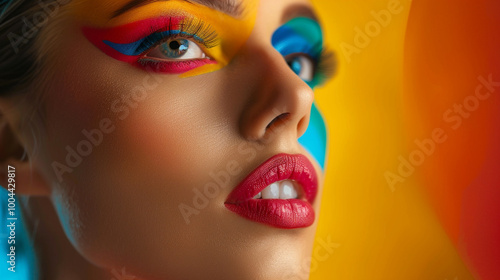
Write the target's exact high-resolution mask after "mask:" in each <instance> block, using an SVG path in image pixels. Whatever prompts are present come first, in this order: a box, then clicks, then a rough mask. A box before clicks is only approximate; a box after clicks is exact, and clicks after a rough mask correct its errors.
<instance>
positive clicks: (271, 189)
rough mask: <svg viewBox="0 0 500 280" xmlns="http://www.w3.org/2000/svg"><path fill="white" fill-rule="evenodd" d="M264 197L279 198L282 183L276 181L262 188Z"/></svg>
mask: <svg viewBox="0 0 500 280" xmlns="http://www.w3.org/2000/svg"><path fill="white" fill-rule="evenodd" d="M262 198H263V199H273V198H274V199H277V198H280V185H279V184H278V183H277V182H276V183H272V184H271V185H269V186H267V187H266V188H265V189H263V190H262Z"/></svg>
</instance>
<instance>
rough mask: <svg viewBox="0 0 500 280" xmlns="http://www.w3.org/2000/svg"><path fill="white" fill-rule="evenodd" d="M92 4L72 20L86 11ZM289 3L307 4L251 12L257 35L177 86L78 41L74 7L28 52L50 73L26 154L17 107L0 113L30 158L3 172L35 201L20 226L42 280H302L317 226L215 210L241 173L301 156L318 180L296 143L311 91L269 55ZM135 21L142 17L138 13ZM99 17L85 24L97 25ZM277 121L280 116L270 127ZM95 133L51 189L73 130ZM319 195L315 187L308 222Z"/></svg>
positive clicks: (274, 4)
mask: <svg viewBox="0 0 500 280" xmlns="http://www.w3.org/2000/svg"><path fill="white" fill-rule="evenodd" d="M99 2H101V3H102V2H103V1H99ZM115 2H120V3H122V2H123V3H125V1H114V2H113V3H115ZM93 3H94V2H93V1H89V2H88V3H87V4H86V5H90V6H89V7H85V8H82V9H83V10H85V9H88V10H90V11H92V10H96V9H97V8H96V7H94V9H92V6H91V5H92V4H93ZM245 3H246V2H245ZM94 4H95V3H94ZM298 4H300V5H309V4H308V2H307V1H302V0H279V1H261V2H260V3H256V2H255V3H254V2H252V1H249V2H248V3H247V5H250V6H252V5H253V6H254V7H255V9H256V10H255V17H256V18H255V24H254V25H253V21H250V22H251V23H252V25H253V27H252V28H251V29H249V30H251V33H248V38H247V40H246V41H244V43H242V44H241V46H239V47H238V49H237V51H234V55H233V57H231V59H230V61H229V62H228V64H227V65H225V67H223V68H222V69H219V70H217V71H213V72H208V73H204V72H202V73H196V75H193V76H190V77H187V78H181V77H179V76H176V75H164V74H152V73H148V72H146V71H144V70H141V69H137V68H135V67H132V66H130V65H127V64H125V63H123V62H121V61H118V60H115V59H112V58H111V57H109V56H107V55H105V54H104V53H103V52H101V51H100V50H99V49H97V48H96V47H95V46H93V45H92V44H91V43H90V42H89V41H88V40H87V39H86V38H85V37H84V36H83V35H82V32H81V31H80V30H81V26H82V24H83V23H82V20H81V19H82V18H85V17H84V15H81V14H78V13H77V12H75V10H72V9H76V8H77V7H81V6H78V5H75V6H68V7H67V9H68V11H67V12H65V13H61V14H60V16H59V18H58V19H57V20H58V21H59V23H60V24H58V27H57V29H54V30H57V36H54V40H55V41H52V42H50V43H48V42H47V40H46V41H44V39H43V38H42V39H41V41H40V42H41V43H40V46H41V48H43V49H44V51H45V52H46V54H47V57H48V58H50V59H49V62H48V64H47V65H46V66H45V67H46V72H47V73H51V74H46V75H44V78H43V86H41V87H39V88H38V90H39V91H42V92H36V93H33V94H40V95H41V96H43V98H42V100H43V102H41V103H40V104H39V106H40V108H38V110H39V111H40V112H43V113H42V115H43V119H39V120H38V121H39V122H41V124H42V125H43V129H42V131H41V132H39V135H38V138H37V143H36V145H37V147H38V149H37V151H36V152H35V148H34V147H35V143H34V141H33V138H32V137H31V133H30V131H29V130H28V129H27V128H25V126H23V125H20V124H21V123H23V122H24V121H23V119H22V117H21V116H22V112H23V110H28V107H25V106H22V105H16V106H15V108H17V109H16V110H7V108H9V106H11V105H12V104H13V103H14V102H16V101H15V100H3V101H2V104H1V108H2V110H3V112H4V115H5V119H6V120H7V122H8V123H9V124H10V125H11V126H12V127H15V128H17V129H14V131H15V132H14V134H15V135H16V137H17V139H18V141H19V143H20V145H22V146H23V147H24V148H25V149H26V150H27V151H28V154H29V155H31V165H29V166H30V168H28V167H27V166H28V164H27V163H25V162H11V163H13V164H14V165H15V166H19V170H20V171H22V170H26V171H24V172H18V175H17V176H18V177H19V180H23V178H26V180H25V182H26V185H29V186H27V187H25V189H24V190H20V191H22V192H23V193H24V194H28V195H29V194H37V195H38V196H39V197H33V198H32V199H31V200H30V201H29V203H28V206H29V208H30V209H31V211H30V212H29V213H27V219H28V221H29V222H34V221H38V222H39V224H40V226H39V228H38V233H37V236H35V237H34V240H35V246H36V247H37V250H38V258H39V259H40V260H41V265H40V266H41V272H42V275H43V277H42V278H44V279H110V278H111V277H110V272H111V271H113V270H115V271H122V269H125V270H126V272H127V275H134V276H136V277H137V278H139V279H207V276H210V278H211V279H290V277H291V275H293V274H294V273H298V272H299V270H301V273H302V274H303V270H304V268H303V263H304V260H306V259H308V258H310V256H311V249H312V243H313V239H314V233H315V228H316V222H315V223H314V224H313V225H312V226H310V227H307V228H301V229H293V230H283V229H278V228H273V227H270V226H267V225H263V224H259V223H256V222H253V221H249V220H246V219H244V218H242V217H240V216H238V215H236V214H235V213H233V212H231V211H229V210H228V209H226V208H225V207H224V201H225V199H226V198H227V196H228V194H229V193H230V192H231V191H232V189H233V188H234V187H235V186H236V185H237V184H238V183H239V182H240V181H241V180H242V179H243V178H244V177H245V176H246V175H247V174H249V173H250V172H251V171H252V170H254V169H255V168H256V167H257V166H258V165H259V164H261V163H262V162H264V161H265V160H266V159H268V158H270V157H271V156H273V155H276V154H279V153H288V154H304V155H306V156H307V157H308V158H309V159H310V160H311V161H312V162H313V164H314V167H315V169H316V172H317V174H318V176H319V178H320V181H322V179H321V178H322V172H321V169H320V167H319V165H318V164H317V162H316V161H315V160H314V159H313V157H311V156H310V155H309V154H308V153H307V152H306V151H305V150H304V148H303V147H302V146H301V145H300V144H299V143H298V141H297V139H298V138H299V137H300V136H301V135H302V134H303V133H304V132H305V130H306V128H307V125H308V122H309V117H310V115H309V114H310V110H311V106H312V102H313V97H314V94H313V91H312V89H311V88H310V87H309V86H308V85H307V84H306V83H305V82H304V81H302V80H301V79H300V78H299V77H298V76H297V75H296V74H295V73H294V72H293V71H292V70H291V69H290V68H289V66H288V65H287V63H286V62H285V60H284V59H283V57H282V56H281V55H280V54H279V53H278V52H277V51H276V50H275V49H274V48H273V47H272V45H271V42H270V38H271V36H272V34H273V32H274V31H275V30H276V29H277V28H278V27H279V26H280V25H282V24H283V23H284V22H285V21H286V20H289V19H290V15H292V14H293V13H290V10H289V9H290V7H293V6H296V5H298ZM113 5H114V4H113ZM155 5H156V7H157V8H160V9H161V6H162V5H165V7H168V5H169V4H168V3H166V2H164V3H156V4H155ZM104 6H105V5H104ZM155 10H158V9H155ZM147 11H148V9H147V7H146V6H145V7H143V9H142V10H141V13H145V14H147ZM132 13H133V12H130V15H132V16H133V17H135V16H136V17H140V15H141V14H139V13H138V14H137V15H135V14H132ZM99 15H100V13H99V12H96V13H95V14H94V18H92V19H91V21H92V20H94V21H95V22H98V23H99V24H105V23H104V21H103V20H102V19H101V18H99ZM119 20H120V19H117V21H119ZM247 22H248V21H247ZM61 23H62V24H61ZM50 27H52V26H49V28H48V30H47V31H44V33H42V34H41V36H42V37H43V36H46V38H51V35H50V34H51V32H55V31H54V30H52V31H51V30H50ZM54 28H55V27H54ZM138 86H139V87H142V88H143V89H144V88H145V89H146V90H145V92H146V94H145V96H144V98H141V100H140V101H136V100H133V99H131V98H130V93H131V92H133V91H134V90H135V89H137V87H138ZM16 104H18V103H16ZM19 104H22V103H19ZM117 108H120V109H117ZM124 108H126V110H125V109H124ZM280 115H283V116H285V117H284V118H279V119H276V118H277V117H278V116H280ZM103 120H104V121H103ZM108 120H109V121H108ZM273 120H274V121H273ZM103 123H104V127H105V129H103V128H102V127H103ZM93 129H101V131H102V132H103V137H102V141H100V143H99V144H98V145H97V146H93V148H92V152H90V153H89V155H88V156H84V157H82V160H81V162H80V163H78V164H75V165H76V166H75V167H74V168H73V167H71V172H66V173H64V174H62V176H61V177H58V176H57V175H56V173H55V172H54V169H53V164H54V162H58V163H61V164H65V163H66V162H67V155H68V150H67V146H69V147H71V148H72V149H76V148H77V147H78V144H79V143H80V142H81V141H82V140H86V139H87V138H86V136H85V135H84V134H83V133H82V130H86V131H91V130H93ZM106 131H109V132H106ZM228 164H231V166H232V167H230V168H229V167H228ZM23 168H24V169H23ZM224 172H226V173H231V175H230V176H228V177H225V178H226V179H227V181H226V182H227V185H228V186H229V187H224V188H220V190H219V192H218V194H217V195H216V196H215V197H213V198H210V199H209V203H208V205H207V206H206V207H202V209H199V212H197V214H194V215H191V216H189V219H188V220H189V221H188V222H187V221H186V217H185V216H183V215H182V214H181V212H180V210H179V205H181V204H186V205H190V206H193V199H194V198H195V194H196V191H195V190H199V191H203V186H205V185H206V184H207V183H209V182H214V181H215V179H214V175H213V174H219V175H215V177H217V176H219V178H222V177H221V176H222V175H220V174H223V173H224ZM33 174H34V175H33ZM28 178H29V179H28ZM28 182H31V183H28ZM19 185H21V184H19ZM321 189H322V184H321V183H320V189H319V192H318V197H317V199H316V200H315V202H314V204H313V208H314V209H315V211H316V215H317V214H318V210H319V201H320V198H321V196H320V195H321ZM52 206H53V207H52ZM58 220H59V221H60V224H61V225H62V226H59V223H58ZM64 235H65V236H66V237H67V240H66V238H65V237H64ZM68 240H69V242H68ZM37 245H39V246H37ZM111 275H113V274H111ZM89 277H91V278H89Z"/></svg>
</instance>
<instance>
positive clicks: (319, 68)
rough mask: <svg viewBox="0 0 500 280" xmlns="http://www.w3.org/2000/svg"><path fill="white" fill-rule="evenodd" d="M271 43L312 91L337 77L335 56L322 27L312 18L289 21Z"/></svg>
mask: <svg viewBox="0 0 500 280" xmlns="http://www.w3.org/2000/svg"><path fill="white" fill-rule="evenodd" d="M271 43H272V45H273V47H274V48H275V49H276V50H277V51H279V52H280V53H281V55H282V56H283V57H284V58H285V59H286V60H287V62H288V64H289V65H290V68H292V70H293V71H294V72H295V73H296V74H297V75H299V76H300V77H301V78H302V79H303V80H304V81H305V82H306V83H307V84H308V85H309V86H310V87H311V88H314V87H316V86H318V85H321V84H323V83H324V82H325V81H326V80H328V79H329V78H330V77H331V76H332V75H333V74H334V70H335V61H334V59H333V58H334V56H333V54H332V53H331V52H329V51H326V50H325V49H324V46H323V33H322V30H321V26H320V25H319V23H318V22H317V21H315V20H313V19H311V18H305V17H298V18H294V19H292V20H290V21H288V22H287V23H285V24H284V25H282V26H281V27H279V28H278V29H277V30H276V31H275V32H274V33H273V36H272V38H271ZM309 72H312V73H309ZM301 74H302V75H301Z"/></svg>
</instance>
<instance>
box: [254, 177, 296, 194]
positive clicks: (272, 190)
mask: <svg viewBox="0 0 500 280" xmlns="http://www.w3.org/2000/svg"><path fill="white" fill-rule="evenodd" d="M297 197H298V195H297V189H296V188H295V185H294V183H293V181H291V180H284V181H280V182H274V183H272V184H271V185H269V186H267V187H266V188H265V189H263V190H262V192H260V193H258V194H257V195H256V196H254V199H294V198H297Z"/></svg>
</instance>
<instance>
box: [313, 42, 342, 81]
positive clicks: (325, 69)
mask: <svg viewBox="0 0 500 280" xmlns="http://www.w3.org/2000/svg"><path fill="white" fill-rule="evenodd" d="M336 71H337V59H336V57H335V52H333V51H331V50H330V49H328V48H323V49H322V50H321V53H320V55H319V56H318V58H317V59H316V65H315V71H314V80H313V81H314V82H315V86H318V85H323V84H324V83H326V82H327V81H328V80H330V79H331V78H332V77H333V76H334V75H335V73H336Z"/></svg>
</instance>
